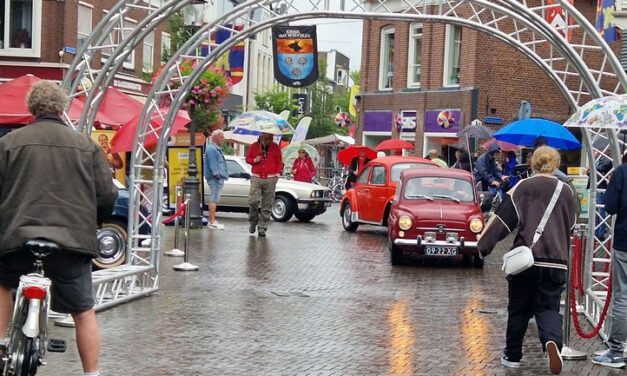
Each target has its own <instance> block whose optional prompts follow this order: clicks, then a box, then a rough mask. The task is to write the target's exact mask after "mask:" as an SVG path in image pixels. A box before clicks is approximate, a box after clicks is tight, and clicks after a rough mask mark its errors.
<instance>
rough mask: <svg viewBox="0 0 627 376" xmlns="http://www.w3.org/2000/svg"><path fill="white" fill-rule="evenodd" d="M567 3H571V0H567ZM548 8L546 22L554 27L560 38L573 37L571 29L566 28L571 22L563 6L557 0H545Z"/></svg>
mask: <svg viewBox="0 0 627 376" xmlns="http://www.w3.org/2000/svg"><path fill="white" fill-rule="evenodd" d="M568 2H569V3H571V4H572V3H573V0H568ZM546 4H547V6H548V8H547V9H546V22H548V23H549V24H550V25H551V26H552V27H553V28H555V29H556V30H557V31H558V33H559V34H560V35H561V36H562V38H564V39H566V40H568V41H569V42H570V40H571V39H572V37H573V31H572V29H567V26H569V25H570V24H571V20H570V17H568V15H567V13H566V12H565V10H564V8H562V7H561V5H560V4H559V3H558V2H557V0H547V2H546Z"/></svg>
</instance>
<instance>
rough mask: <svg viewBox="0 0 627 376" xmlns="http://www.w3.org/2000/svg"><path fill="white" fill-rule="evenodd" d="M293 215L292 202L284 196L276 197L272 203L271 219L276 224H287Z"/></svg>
mask: <svg viewBox="0 0 627 376" xmlns="http://www.w3.org/2000/svg"><path fill="white" fill-rule="evenodd" d="M293 214H294V204H293V203H292V200H290V199H289V198H288V197H285V196H284V195H276V196H275V197H274V202H273V203H272V218H274V220H275V221H277V222H287V221H289V220H290V218H292V215H293Z"/></svg>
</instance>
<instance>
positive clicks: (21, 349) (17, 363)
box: [4, 300, 39, 376]
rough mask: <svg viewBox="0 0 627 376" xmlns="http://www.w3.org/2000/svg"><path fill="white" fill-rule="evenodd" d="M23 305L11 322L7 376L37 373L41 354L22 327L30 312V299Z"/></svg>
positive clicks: (5, 373)
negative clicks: (39, 354) (38, 353)
mask: <svg viewBox="0 0 627 376" xmlns="http://www.w3.org/2000/svg"><path fill="white" fill-rule="evenodd" d="M22 304H23V306H22V307H21V309H20V310H19V311H18V313H17V315H16V317H15V318H14V322H13V323H12V324H11V333H10V341H11V342H10V347H9V349H8V351H9V354H8V355H9V356H8V362H7V364H6V365H5V370H4V375H5V376H30V375H35V374H36V373H37V366H38V365H39V356H38V355H37V351H36V348H35V342H34V339H32V338H29V337H26V335H25V334H24V333H23V332H22V330H21V328H22V326H23V325H24V322H25V321H26V316H27V314H28V301H26V300H23V303H22Z"/></svg>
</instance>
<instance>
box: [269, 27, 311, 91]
mask: <svg viewBox="0 0 627 376" xmlns="http://www.w3.org/2000/svg"><path fill="white" fill-rule="evenodd" d="M272 45H273V46H272V47H273V51H274V78H275V79H276V80H277V81H278V82H279V83H280V84H282V85H285V86H289V87H304V86H308V85H311V84H312V83H314V81H316V80H317V79H318V47H317V39H316V27H315V26H275V27H273V28H272Z"/></svg>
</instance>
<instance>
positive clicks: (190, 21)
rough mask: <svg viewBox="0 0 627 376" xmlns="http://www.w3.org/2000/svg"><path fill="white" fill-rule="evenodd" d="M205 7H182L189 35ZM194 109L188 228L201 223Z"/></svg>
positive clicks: (202, 2)
mask: <svg viewBox="0 0 627 376" xmlns="http://www.w3.org/2000/svg"><path fill="white" fill-rule="evenodd" d="M206 7H207V2H206V0H195V1H192V3H191V4H190V5H188V6H186V7H184V8H183V22H184V24H185V27H186V29H187V31H188V32H189V34H190V36H193V35H194V34H195V33H196V31H198V29H200V27H201V24H202V21H203V17H204V15H205V9H206ZM195 112H196V109H195V108H194V107H191V108H190V110H189V115H190V118H191V123H190V125H189V154H188V155H189V164H188V167H187V178H186V179H185V183H184V184H183V191H184V193H183V194H184V195H190V202H189V210H190V213H189V218H190V223H189V226H190V228H200V227H202V225H203V221H202V220H203V216H202V211H201V210H200V202H201V201H200V191H199V189H198V186H199V185H200V184H201V182H202V177H201V178H200V179H199V178H198V166H197V163H196V130H197V128H198V121H197V116H196V113H195Z"/></svg>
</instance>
